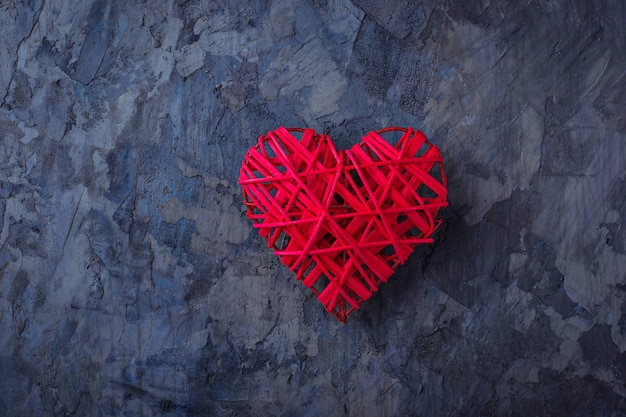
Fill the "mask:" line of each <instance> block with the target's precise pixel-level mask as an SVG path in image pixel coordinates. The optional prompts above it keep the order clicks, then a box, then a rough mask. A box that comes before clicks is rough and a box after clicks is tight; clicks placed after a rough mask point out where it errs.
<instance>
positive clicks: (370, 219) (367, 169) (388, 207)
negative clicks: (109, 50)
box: [239, 127, 448, 323]
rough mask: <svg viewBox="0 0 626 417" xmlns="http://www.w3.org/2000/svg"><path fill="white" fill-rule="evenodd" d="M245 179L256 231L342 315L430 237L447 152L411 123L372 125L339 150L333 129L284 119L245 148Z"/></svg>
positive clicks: (442, 194) (443, 192)
mask: <svg viewBox="0 0 626 417" xmlns="http://www.w3.org/2000/svg"><path fill="white" fill-rule="evenodd" d="M389 132H401V133H402V136H401V138H400V140H399V141H398V143H397V145H396V146H395V147H394V146H392V145H390V144H389V143H388V142H387V141H386V140H385V139H384V138H383V137H382V136H381V135H382V134H385V133H389ZM294 133H299V134H301V138H300V139H299V140H298V139H297V138H296V137H294ZM239 183H240V184H241V186H242V190H243V197H244V204H245V205H246V207H247V216H248V218H249V219H251V220H252V221H253V222H254V227H255V228H257V229H259V234H260V235H261V236H263V237H264V238H265V239H267V241H268V246H269V247H270V248H273V249H274V253H275V254H276V255H278V256H280V258H281V260H282V262H283V263H284V264H285V265H287V266H288V267H289V268H290V269H291V270H292V271H295V272H296V278H297V279H298V280H302V283H303V284H304V285H305V286H307V287H308V288H310V289H311V290H312V291H313V292H314V293H315V295H316V296H317V298H318V299H319V301H320V302H321V303H322V304H323V305H324V307H325V308H326V310H327V311H328V312H330V313H332V314H334V315H335V316H336V317H337V318H338V319H339V320H340V321H342V322H344V323H345V322H346V319H347V317H348V314H350V313H351V312H352V311H354V310H356V309H358V308H359V306H360V304H361V302H363V301H365V300H367V299H368V298H369V297H370V296H371V295H372V294H373V293H374V292H376V291H378V287H379V285H380V283H381V282H386V281H387V279H388V278H389V276H390V275H391V274H392V273H393V271H394V269H395V268H396V267H397V266H398V265H400V264H402V263H403V262H404V261H405V260H406V259H407V258H408V256H409V255H410V254H411V253H412V252H413V250H414V249H415V247H416V246H417V245H419V244H421V243H431V242H432V241H433V239H432V238H431V236H432V234H433V232H434V231H435V230H436V229H437V228H438V227H439V225H440V224H441V219H440V218H438V217H437V214H438V212H439V209H441V208H442V207H445V206H447V204H448V202H447V189H446V175H445V172H444V169H443V158H442V156H441V153H440V152H439V149H438V148H437V147H436V146H434V145H433V144H431V143H430V142H429V141H428V140H427V139H426V137H425V136H424V134H423V133H422V132H420V131H417V130H413V129H411V128H407V129H404V128H396V127H391V128H386V129H383V130H379V131H378V132H370V133H368V134H367V135H365V136H364V137H363V138H362V141H361V143H359V144H356V145H354V146H353V147H352V148H350V149H349V150H346V151H337V150H336V149H335V145H334V144H333V142H332V141H331V139H330V138H329V137H328V136H327V135H324V134H318V133H316V132H315V131H314V130H312V129H285V128H284V127H280V128H278V129H276V130H274V131H273V132H269V133H268V134H267V135H263V136H261V137H259V142H258V144H256V145H254V146H253V147H252V148H250V149H249V150H248V153H247V154H246V156H245V158H244V160H243V163H242V166H241V172H240V178H239Z"/></svg>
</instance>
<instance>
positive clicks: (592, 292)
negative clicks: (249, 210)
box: [0, 0, 626, 417]
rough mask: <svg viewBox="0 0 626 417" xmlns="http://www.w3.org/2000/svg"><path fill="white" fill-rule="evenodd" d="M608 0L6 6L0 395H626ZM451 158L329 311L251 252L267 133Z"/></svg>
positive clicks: (27, 409)
mask: <svg viewBox="0 0 626 417" xmlns="http://www.w3.org/2000/svg"><path fill="white" fill-rule="evenodd" d="M625 5H626V3H624V2H622V1H620V0H613V1H601V0H589V1H578V0H576V1H566V0H557V1H555V0H550V1H548V0H542V1H535V0H530V1H525V2H518V1H509V2H505V1H495V0H492V1H482V2H468V1H464V0H450V1H446V2H434V1H423V2H413V1H395V2H394V1H391V2H387V1H375V0H353V1H349V0H307V1H305V0H299V1H289V0H272V1H205V2H202V3H198V2H191V1H190V2H186V1H182V0H176V1H174V0H166V1H159V2H157V1H145V0H144V1H139V0H128V1H119V2H116V1H110V2H106V1H97V0H95V1H94V0H85V1H79V2H77V1H67V0H49V1H45V2H44V1H42V0H32V1H28V2H27V1H3V2H2V3H1V4H0V100H1V103H0V140H1V146H0V346H2V350H1V352H0V375H1V377H0V414H1V415H7V416H29V415H42V416H51V415H59V416H69V415H77V416H82V415H90V416H114V415H128V416H156V415H165V416H200V415H211V416H278V415H281V416H328V417H333V416H457V415H458V416H620V415H625V414H626V402H625V401H624V400H625V398H626V386H625V382H626V356H625V354H624V352H625V351H626V304H625V302H624V301H625V297H626V232H625V230H626V173H625V170H626V168H625V167H626V142H625V140H626V137H625V136H626V33H625V27H626V25H625V24H624V23H625V22H626V6H625ZM280 125H286V126H300V127H312V128H315V129H317V130H318V131H325V132H328V133H330V134H331V135H332V136H333V137H334V139H335V141H336V142H337V144H338V146H340V147H349V146H351V145H352V144H354V143H356V142H358V141H359V140H360V137H361V135H362V134H364V133H366V132H367V131H369V130H372V129H378V128H381V127H384V126H388V125H401V126H407V125H411V126H413V127H416V128H419V129H421V130H423V131H424V132H425V133H426V134H427V135H428V136H429V138H430V139H431V140H432V141H433V142H434V143H436V144H437V145H438V146H439V147H440V148H441V149H442V151H443V154H444V157H445V158H446V159H445V161H446V167H447V172H448V175H449V191H450V195H449V199H450V207H449V208H448V209H447V210H446V211H445V213H444V215H445V217H446V220H447V223H446V226H445V227H444V228H442V229H441V230H440V232H439V234H438V236H437V241H436V243H435V244H434V245H432V246H430V247H424V248H419V249H418V250H417V251H416V252H415V254H414V255H413V256H412V257H411V258H410V260H409V261H408V262H407V264H405V265H404V266H402V267H401V268H400V269H399V270H398V271H397V273H396V274H395V275H394V276H393V277H392V279H391V281H390V283H388V284H386V285H385V286H383V287H382V289H381V291H380V292H379V293H378V294H377V295H376V296H374V297H373V299H371V300H369V301H368V302H367V303H365V304H364V305H363V309H362V310H361V311H359V312H357V313H355V314H353V315H352V316H350V320H349V321H348V324H347V325H341V324H340V323H338V322H337V321H336V320H335V319H334V318H333V317H332V316H330V315H328V314H326V313H324V311H323V309H322V306H321V305H320V304H319V303H318V302H317V300H315V298H314V297H313V296H312V294H311V293H310V292H309V291H308V290H306V289H305V288H303V287H302V286H301V284H300V283H298V282H295V281H294V280H293V279H292V275H291V273H290V272H289V271H288V270H287V269H286V268H285V267H284V266H282V264H281V263H280V262H279V260H277V259H276V258H275V257H274V256H273V254H272V253H271V252H270V251H269V250H268V249H267V248H266V247H265V244H264V242H263V241H262V240H261V239H260V238H259V237H258V235H257V234H256V232H255V231H254V230H253V229H252V227H251V224H250V223H249V222H248V221H247V220H246V218H245V217H244V215H243V207H242V199H241V193H240V188H239V186H238V184H237V179H238V170H239V166H240V163H241V160H242V158H243V155H244V153H245V151H246V150H247V148H248V147H250V146H251V145H253V144H254V143H255V141H256V139H257V137H258V136H259V135H260V134H262V133H265V132H267V131H268V130H272V129H274V128H276V127H278V126H280Z"/></svg>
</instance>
